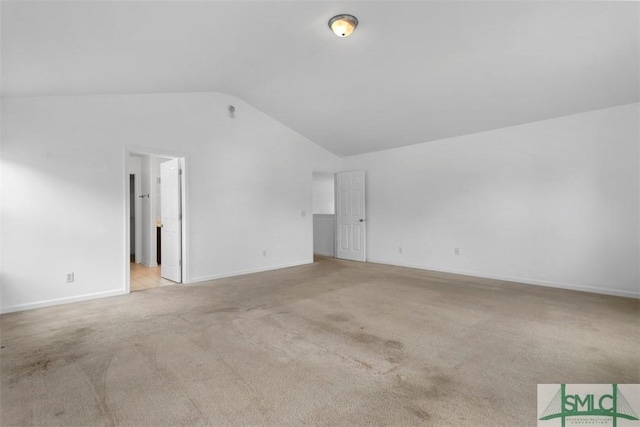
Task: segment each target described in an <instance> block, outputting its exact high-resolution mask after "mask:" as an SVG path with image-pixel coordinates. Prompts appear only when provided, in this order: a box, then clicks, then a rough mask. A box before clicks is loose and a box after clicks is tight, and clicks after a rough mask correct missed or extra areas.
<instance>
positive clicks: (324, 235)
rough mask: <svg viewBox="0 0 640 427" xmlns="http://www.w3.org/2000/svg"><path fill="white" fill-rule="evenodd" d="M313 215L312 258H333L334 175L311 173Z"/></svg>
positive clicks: (334, 219)
mask: <svg viewBox="0 0 640 427" xmlns="http://www.w3.org/2000/svg"><path fill="white" fill-rule="evenodd" d="M311 194H312V198H311V200H312V204H311V205H312V206H311V208H312V213H313V258H314V261H317V260H318V259H321V258H322V257H331V258H333V257H335V236H336V229H335V227H336V215H335V206H336V201H335V174H334V173H331V172H313V174H312V186H311Z"/></svg>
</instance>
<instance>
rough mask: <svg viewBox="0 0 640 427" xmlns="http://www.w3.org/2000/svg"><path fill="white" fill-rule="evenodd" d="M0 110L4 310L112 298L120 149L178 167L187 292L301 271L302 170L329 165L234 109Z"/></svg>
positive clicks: (198, 101) (183, 104)
mask: <svg viewBox="0 0 640 427" xmlns="http://www.w3.org/2000/svg"><path fill="white" fill-rule="evenodd" d="M229 104H234V105H235V107H236V118H235V119H231V118H230V117H229V115H228V112H227V106H228V105H229ZM2 112H3V117H2V147H1V150H2V151H1V155H2V191H1V192H0V193H1V196H0V197H1V200H0V202H1V204H2V218H1V221H2V237H1V252H2V266H3V271H2V284H1V288H0V291H1V292H0V297H1V300H2V301H1V303H0V304H1V305H0V309H1V310H2V311H3V312H8V311H13V310H20V309H27V308H34V307H38V306H45V305H51V304H56V303H63V302H71V301H75V300H82V299H88V298H96V297H101V296H108V295H117V294H121V293H123V292H124V288H125V277H126V274H127V272H128V270H127V267H128V263H127V259H126V253H127V252H128V243H129V242H128V238H127V236H126V233H125V225H126V222H127V220H128V212H127V211H126V210H125V203H124V201H125V197H126V196H127V194H128V193H127V191H128V175H127V173H128V171H127V170H126V169H125V152H126V150H125V147H130V148H132V151H137V150H136V149H139V150H140V152H144V151H145V150H149V151H151V152H158V154H166V155H168V156H173V155H176V156H185V158H186V162H187V170H188V172H187V176H186V180H187V181H186V182H187V197H188V200H189V202H188V206H187V208H188V209H187V212H186V215H187V221H188V241H189V243H188V248H187V249H188V253H189V258H188V259H187V271H188V277H187V278H186V281H187V282H194V281H199V280H205V279H209V278H216V277H223V276H228V275H234V274H240V273H244V272H251V271H260V270H267V269H273V268H278V267H282V266H290V265H297V264H303V263H309V262H312V259H313V254H312V223H311V221H312V216H311V215H305V216H302V211H305V212H307V213H308V212H311V172H312V171H313V170H329V171H330V170H336V167H337V164H338V159H337V158H336V157H335V156H334V155H332V154H330V153H329V152H327V151H326V150H324V149H322V148H320V147H319V146H317V145H315V144H314V143H312V142H311V141H309V140H308V139H306V138H304V137H302V136H301V135H299V134H297V133H295V132H293V131H292V130H290V129H289V128H286V127H285V126H283V125H282V124H280V123H279V122H277V121H275V120H273V119H272V118H270V117H268V116H266V115H265V114H263V113H261V112H260V111H258V110H256V109H255V108H253V107H251V106H250V105H248V104H246V103H245V102H243V101H241V100H240V99H238V98H235V97H232V96H227V95H224V94H219V93H194V94H157V95H114V96H81V97H27V98H5V99H3V100H2ZM145 194H146V193H145ZM265 250H266V251H267V255H266V256H263V251H265ZM34 265H37V266H38V268H33V266H34ZM69 271H73V272H75V278H76V281H75V283H73V284H67V283H65V280H64V279H65V272H69Z"/></svg>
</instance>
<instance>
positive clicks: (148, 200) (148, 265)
mask: <svg viewBox="0 0 640 427" xmlns="http://www.w3.org/2000/svg"><path fill="white" fill-rule="evenodd" d="M125 163H126V169H127V172H128V173H127V179H126V181H127V187H128V191H127V192H126V194H127V197H126V200H125V207H126V209H125V211H126V212H127V221H126V230H125V233H126V236H127V245H126V253H127V256H126V267H125V290H126V291H127V292H135V291H139V290H146V289H151V288H157V287H162V286H168V285H175V284H177V283H186V277H187V275H186V259H187V253H186V250H185V249H186V247H187V246H186V237H187V234H186V225H187V224H186V222H187V221H186V219H187V217H186V215H185V210H186V191H185V188H186V183H185V181H186V180H185V178H186V168H185V166H186V165H185V158H184V157H178V156H175V155H174V154H166V153H157V152H147V151H143V150H126V152H125Z"/></svg>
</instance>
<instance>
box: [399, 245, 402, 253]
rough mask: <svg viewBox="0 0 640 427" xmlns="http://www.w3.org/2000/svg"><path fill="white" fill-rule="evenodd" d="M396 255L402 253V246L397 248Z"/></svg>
mask: <svg viewBox="0 0 640 427" xmlns="http://www.w3.org/2000/svg"><path fill="white" fill-rule="evenodd" d="M398 253H399V254H401V253H402V246H398Z"/></svg>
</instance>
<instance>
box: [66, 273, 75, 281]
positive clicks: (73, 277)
mask: <svg viewBox="0 0 640 427" xmlns="http://www.w3.org/2000/svg"><path fill="white" fill-rule="evenodd" d="M75 280H76V278H75V275H74V273H73V271H72V272H70V273H67V283H73V282H74V281H75Z"/></svg>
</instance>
